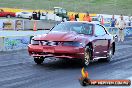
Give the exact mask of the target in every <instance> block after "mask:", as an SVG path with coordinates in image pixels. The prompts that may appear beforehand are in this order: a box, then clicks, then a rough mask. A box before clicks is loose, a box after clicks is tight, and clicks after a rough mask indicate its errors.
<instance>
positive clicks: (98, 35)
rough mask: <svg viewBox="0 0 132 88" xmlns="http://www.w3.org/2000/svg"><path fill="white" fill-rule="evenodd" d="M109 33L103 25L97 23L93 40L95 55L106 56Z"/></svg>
mask: <svg viewBox="0 0 132 88" xmlns="http://www.w3.org/2000/svg"><path fill="white" fill-rule="evenodd" d="M107 37H108V33H107V32H106V30H105V28H104V27H103V26H101V25H95V29H94V40H93V49H94V52H93V55H94V56H95V57H106V55H107V51H108V44H109V40H108V38H107Z"/></svg>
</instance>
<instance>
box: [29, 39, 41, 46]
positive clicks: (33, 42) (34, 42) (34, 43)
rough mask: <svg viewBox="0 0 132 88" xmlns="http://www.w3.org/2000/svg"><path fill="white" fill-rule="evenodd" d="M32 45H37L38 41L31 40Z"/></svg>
mask: <svg viewBox="0 0 132 88" xmlns="http://www.w3.org/2000/svg"><path fill="white" fill-rule="evenodd" d="M30 43H31V44H32V45H39V41H36V40H33V39H31V42H30Z"/></svg>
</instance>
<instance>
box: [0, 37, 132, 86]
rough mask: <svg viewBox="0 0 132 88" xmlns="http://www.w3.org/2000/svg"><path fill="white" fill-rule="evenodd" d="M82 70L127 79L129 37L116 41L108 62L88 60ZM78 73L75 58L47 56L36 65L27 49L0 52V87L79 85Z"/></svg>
mask: <svg viewBox="0 0 132 88" xmlns="http://www.w3.org/2000/svg"><path fill="white" fill-rule="evenodd" d="M86 70H87V71H88V72H89V77H90V79H131V78H132V39H131V38H126V40H125V42H123V43H116V53H115V55H114V56H113V60H112V61H111V62H109V63H107V62H98V61H96V62H92V63H90V65H89V66H88V67H87V68H86ZM80 76H81V66H80V65H79V62H78V61H73V60H59V59H55V58H47V59H45V61H44V63H43V64H42V65H36V64H35V63H34V61H33V58H32V57H30V56H29V55H28V52H27V50H19V51H13V52H11V51H9V52H0V88H83V87H82V86H81V85H80V84H79V81H78V79H79V77H80ZM107 87H108V86H107ZM107 87H105V86H104V87H90V88H107ZM84 88H89V87H84ZM108 88H132V87H108Z"/></svg>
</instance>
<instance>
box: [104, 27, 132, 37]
mask: <svg viewBox="0 0 132 88" xmlns="http://www.w3.org/2000/svg"><path fill="white" fill-rule="evenodd" d="M106 28H107V29H108V32H109V33H110V34H112V35H117V34H118V30H119V29H118V28H116V27H106ZM124 33H125V36H132V26H126V27H125V29H124Z"/></svg>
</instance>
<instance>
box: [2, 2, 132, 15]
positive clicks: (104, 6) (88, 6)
mask: <svg viewBox="0 0 132 88" xmlns="http://www.w3.org/2000/svg"><path fill="white" fill-rule="evenodd" d="M54 6H59V7H63V8H66V9H67V10H68V11H76V12H86V11H89V12H90V13H107V14H124V15H132V0H0V7H13V8H24V9H47V10H52V9H53V7H54Z"/></svg>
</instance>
